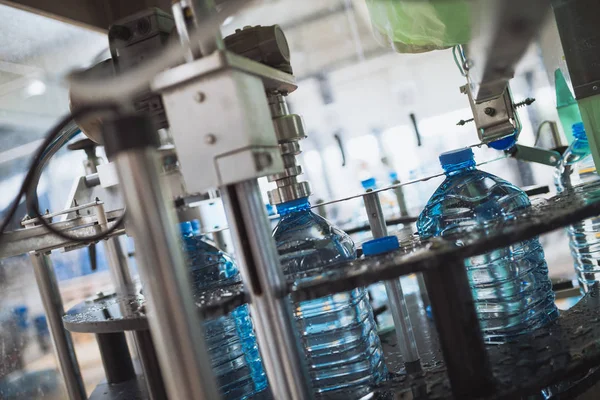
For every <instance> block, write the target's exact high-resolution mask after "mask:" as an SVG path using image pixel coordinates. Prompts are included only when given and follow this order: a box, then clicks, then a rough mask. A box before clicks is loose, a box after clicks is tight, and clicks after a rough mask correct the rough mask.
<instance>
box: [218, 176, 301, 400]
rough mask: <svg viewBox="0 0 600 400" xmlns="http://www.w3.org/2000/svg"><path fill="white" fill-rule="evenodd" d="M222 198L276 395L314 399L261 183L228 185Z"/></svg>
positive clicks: (259, 342)
mask: <svg viewBox="0 0 600 400" xmlns="http://www.w3.org/2000/svg"><path fill="white" fill-rule="evenodd" d="M221 195H222V196H223V203H224V205H225V212H226V213H227V220H228V222H229V227H230V229H231V234H232V238H233V242H234V245H235V250H236V258H237V260H238V266H239V268H240V271H241V273H242V277H243V279H244V284H245V289H246V290H247V291H249V292H250V295H251V301H252V303H251V307H252V320H253V321H254V327H255V330H256V335H257V338H258V344H259V348H260V353H261V356H262V359H263V363H264V366H265V369H266V372H267V376H268V378H269V384H270V387H271V391H272V392H273V395H274V397H275V398H276V399H289V400H296V399H298V400H299V399H311V398H312V389H311V383H310V379H309V377H308V369H307V367H306V358H305V357H304V354H303V351H302V349H301V347H300V339H299V336H298V333H297V331H296V323H295V321H294V318H293V314H292V308H291V302H290V299H289V296H288V294H287V293H288V292H287V284H286V280H285V277H284V275H283V271H282V269H281V264H280V262H279V255H278V254H277V249H276V247H275V243H274V242H273V238H272V236H271V227H270V223H269V220H268V219H267V214H266V211H265V207H264V205H263V202H262V197H261V195H260V190H259V187H258V183H257V181H256V180H252V181H246V182H242V183H238V184H234V185H230V186H226V187H223V188H221Z"/></svg>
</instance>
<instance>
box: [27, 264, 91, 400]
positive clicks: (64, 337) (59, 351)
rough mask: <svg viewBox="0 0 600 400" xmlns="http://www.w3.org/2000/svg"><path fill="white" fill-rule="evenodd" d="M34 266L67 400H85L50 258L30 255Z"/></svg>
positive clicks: (83, 388) (79, 372)
mask: <svg viewBox="0 0 600 400" xmlns="http://www.w3.org/2000/svg"><path fill="white" fill-rule="evenodd" d="M29 257H30V259H31V262H32V264H33V271H34V273H35V280H36V281H37V285H38V290H39V291H40V296H41V298H42V304H43V305H44V310H45V312H46V317H47V319H48V327H49V328H50V333H51V334H52V342H53V344H54V348H55V350H56V356H57V358H58V365H59V367H60V372H61V373H62V376H63V379H64V380H65V386H66V388H67V393H68V394H69V399H70V400H85V399H87V395H86V393H85V387H84V385H83V380H82V379H81V371H80V370H79V364H78V363H77V356H76V354H75V349H74V347H73V339H72V338H71V334H70V333H69V332H67V330H66V329H65V327H64V325H63V321H62V317H63V314H64V313H65V311H64V308H63V303H62V299H61V297H60V291H59V289H58V284H57V282H56V275H55V274H54V269H53V268H52V263H51V261H50V258H49V257H48V256H47V255H46V254H40V253H36V252H31V253H29Z"/></svg>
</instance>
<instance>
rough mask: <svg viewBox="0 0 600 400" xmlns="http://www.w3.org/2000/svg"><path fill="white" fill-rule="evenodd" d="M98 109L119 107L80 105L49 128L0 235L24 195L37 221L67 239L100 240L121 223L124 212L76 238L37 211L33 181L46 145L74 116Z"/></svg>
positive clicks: (3, 222)
mask: <svg viewBox="0 0 600 400" xmlns="http://www.w3.org/2000/svg"><path fill="white" fill-rule="evenodd" d="M98 111H112V112H118V111H119V107H118V106H117V105H116V104H113V103H107V104H96V105H93V106H87V107H81V108H78V109H75V110H72V111H71V113H70V114H69V115H67V116H65V117H63V118H62V119H61V120H60V121H59V122H58V123H57V124H56V125H55V126H54V127H53V128H52V129H51V130H50V132H49V133H48V135H47V136H46V138H45V139H44V142H43V143H42V144H41V145H40V147H39V148H38V149H37V151H36V153H35V155H34V157H33V160H32V162H31V165H30V167H29V170H28V171H27V175H26V176H25V179H24V180H23V184H22V185H21V188H20V189H19V193H18V194H17V196H16V197H15V199H14V200H13V202H12V204H11V206H10V208H9V211H8V213H7V215H6V217H5V218H4V220H3V221H2V224H0V235H2V234H3V233H4V231H5V230H6V227H7V226H8V224H9V223H10V221H11V220H12V219H13V218H14V216H15V214H16V212H17V209H18V207H19V203H20V201H21V198H22V197H23V196H26V197H27V200H26V201H27V202H28V203H29V204H30V205H32V206H33V207H31V211H32V212H33V214H34V216H35V217H37V218H38V219H39V221H40V223H41V224H42V225H44V226H45V227H46V228H47V229H48V230H49V231H51V232H52V233H55V234H56V235H58V236H61V237H63V238H65V239H68V240H72V241H78V242H88V241H95V240H100V239H103V238H104V237H106V236H107V235H109V234H111V233H112V232H114V231H115V230H116V229H117V228H118V227H119V225H120V224H121V222H122V221H123V219H124V216H125V215H124V214H123V215H122V216H121V218H120V219H119V221H118V222H117V224H115V225H114V226H113V227H112V228H110V229H109V230H107V231H104V232H102V233H101V234H99V235H93V236H89V237H86V238H78V237H74V236H72V235H68V234H65V233H64V232H61V231H59V230H57V229H56V228H54V227H53V226H50V224H49V223H48V222H47V221H46V220H45V219H44V218H43V217H42V215H41V213H40V211H39V207H38V199H37V191H36V188H35V187H33V186H34V182H35V180H36V179H35V178H36V175H37V171H38V166H39V165H40V162H41V160H42V157H43V154H44V152H45V151H46V149H47V148H48V146H50V144H52V142H53V141H54V140H55V139H56V138H57V137H58V136H59V135H60V134H61V131H62V130H63V129H64V127H65V126H66V125H67V124H69V122H70V121H71V120H73V119H75V118H81V117H83V116H86V115H88V114H91V113H97V112H98ZM32 192H33V194H31V193H32Z"/></svg>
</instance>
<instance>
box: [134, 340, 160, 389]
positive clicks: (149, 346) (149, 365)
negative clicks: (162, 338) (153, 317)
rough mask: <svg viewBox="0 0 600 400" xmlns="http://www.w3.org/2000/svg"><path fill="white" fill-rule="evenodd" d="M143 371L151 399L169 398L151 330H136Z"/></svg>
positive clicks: (136, 343)
mask: <svg viewBox="0 0 600 400" xmlns="http://www.w3.org/2000/svg"><path fill="white" fill-rule="evenodd" d="M133 336H134V338H135V345H136V347H137V351H138V355H139V358H140V364H141V365H142V372H143V373H144V377H145V378H146V386H147V387H148V395H149V400H167V399H168V397H167V389H166V388H165V383H164V380H163V376H162V372H161V369H160V364H159V362H158V357H157V356H156V349H155V348H154V342H153V341H152V335H151V334H150V331H134V332H133Z"/></svg>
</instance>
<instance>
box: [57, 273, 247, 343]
mask: <svg viewBox="0 0 600 400" xmlns="http://www.w3.org/2000/svg"><path fill="white" fill-rule="evenodd" d="M194 299H195V301H196V304H197V305H198V310H199V312H200V313H201V314H202V316H203V317H204V318H216V317H219V316H222V315H225V314H227V313H229V312H231V311H233V310H234V309H235V308H236V307H238V306H240V305H242V304H244V303H246V302H247V300H246V295H245V294H244V292H243V288H242V285H241V284H235V285H231V286H228V287H227V288H216V289H211V290H197V291H196V293H195V294H194ZM63 322H64V324H65V327H66V328H67V330H69V331H71V332H83V333H110V332H122V331H136V330H147V329H149V328H148V320H147V319H146V300H145V298H144V296H143V294H141V291H140V290H139V289H134V290H132V294H130V295H125V296H117V295H116V294H110V295H107V296H101V297H100V298H97V299H89V300H87V301H85V302H82V303H79V304H78V305H76V306H75V307H73V308H71V309H70V310H69V311H68V312H67V313H66V314H65V316H64V317H63Z"/></svg>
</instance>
